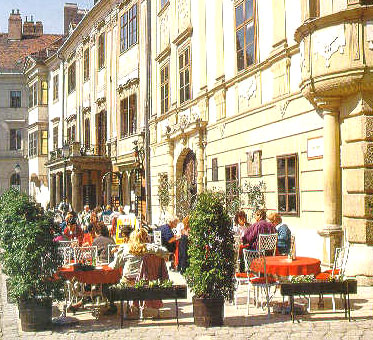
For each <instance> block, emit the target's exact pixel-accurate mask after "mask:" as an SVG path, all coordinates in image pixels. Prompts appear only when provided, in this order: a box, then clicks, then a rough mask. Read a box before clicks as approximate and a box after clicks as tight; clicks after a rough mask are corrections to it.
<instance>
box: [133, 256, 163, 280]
mask: <svg viewBox="0 0 373 340" xmlns="http://www.w3.org/2000/svg"><path fill="white" fill-rule="evenodd" d="M157 279H160V280H166V279H168V271H167V265H166V261H165V260H164V258H162V257H159V256H157V255H155V254H146V255H145V256H144V257H143V258H142V261H141V265H140V272H139V275H138V276H137V278H136V281H139V280H157Z"/></svg>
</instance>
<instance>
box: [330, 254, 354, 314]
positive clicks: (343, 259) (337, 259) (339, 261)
mask: <svg viewBox="0 0 373 340" xmlns="http://www.w3.org/2000/svg"><path fill="white" fill-rule="evenodd" d="M349 251H350V248H349V247H344V248H336V249H335V253H334V263H333V269H332V273H331V276H332V277H333V278H335V279H337V280H340V279H343V277H344V273H345V269H346V265H347V260H348V254H349ZM332 304H333V312H335V296H334V294H333V295H332Z"/></svg>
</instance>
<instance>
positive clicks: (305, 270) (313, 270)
mask: <svg viewBox="0 0 373 340" xmlns="http://www.w3.org/2000/svg"><path fill="white" fill-rule="evenodd" d="M265 260H266V271H267V274H270V275H275V276H279V277H289V276H295V275H311V274H314V275H316V274H318V273H320V271H321V268H320V264H321V261H320V260H319V259H315V258H312V257H303V256H298V257H296V258H295V259H294V260H292V259H289V258H288V257H287V256H266V257H265ZM259 263H260V262H255V261H254V262H253V263H252V265H251V269H252V270H253V271H257V272H264V270H263V268H260V267H259V266H260V265H262V264H259Z"/></svg>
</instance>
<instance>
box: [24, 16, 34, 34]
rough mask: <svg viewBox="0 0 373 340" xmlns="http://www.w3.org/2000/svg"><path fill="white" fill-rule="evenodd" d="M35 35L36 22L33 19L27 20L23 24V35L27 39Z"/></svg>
mask: <svg viewBox="0 0 373 340" xmlns="http://www.w3.org/2000/svg"><path fill="white" fill-rule="evenodd" d="M34 33H35V27H34V21H33V18H32V17H31V21H28V20H27V17H26V21H25V22H24V24H23V35H24V36H27V37H32V36H33V35H34Z"/></svg>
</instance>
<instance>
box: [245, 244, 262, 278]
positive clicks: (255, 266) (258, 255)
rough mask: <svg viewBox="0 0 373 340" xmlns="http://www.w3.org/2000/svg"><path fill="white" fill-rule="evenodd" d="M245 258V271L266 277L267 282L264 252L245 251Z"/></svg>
mask: <svg viewBox="0 0 373 340" xmlns="http://www.w3.org/2000/svg"><path fill="white" fill-rule="evenodd" d="M243 257H244V261H245V271H246V272H247V273H248V274H257V276H264V277H265V280H266V282H267V269H266V261H265V253H264V251H258V250H250V249H243Z"/></svg>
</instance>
